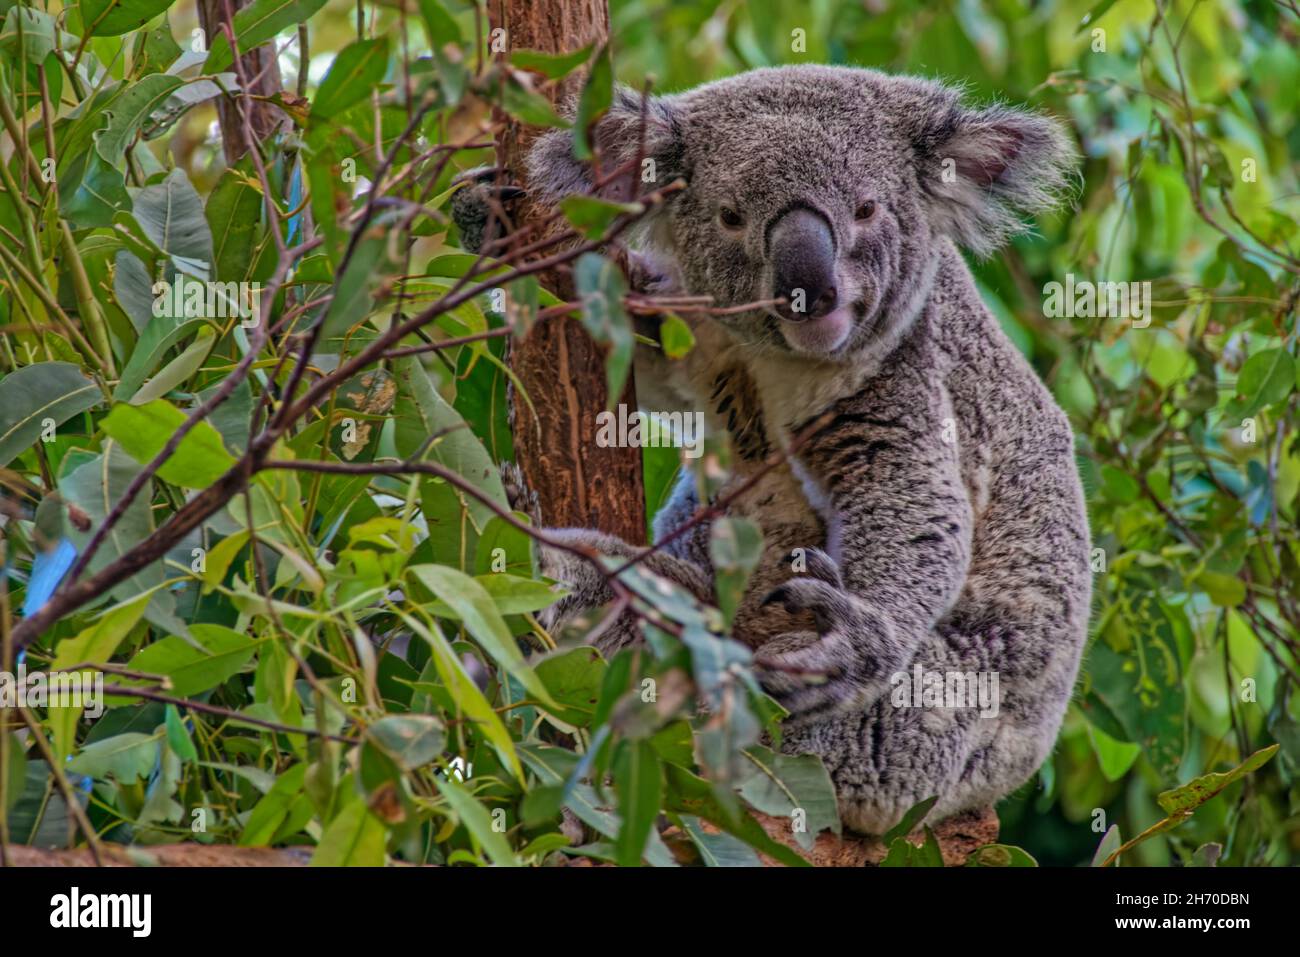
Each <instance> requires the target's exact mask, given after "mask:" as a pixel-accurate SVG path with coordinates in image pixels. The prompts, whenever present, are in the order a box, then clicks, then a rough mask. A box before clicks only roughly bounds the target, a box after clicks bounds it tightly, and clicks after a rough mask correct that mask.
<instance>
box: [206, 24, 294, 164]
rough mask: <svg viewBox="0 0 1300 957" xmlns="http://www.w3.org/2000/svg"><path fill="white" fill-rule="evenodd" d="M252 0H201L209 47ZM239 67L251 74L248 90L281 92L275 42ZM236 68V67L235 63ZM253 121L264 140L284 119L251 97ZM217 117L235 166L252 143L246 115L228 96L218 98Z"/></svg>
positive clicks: (255, 50)
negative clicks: (246, 123)
mask: <svg viewBox="0 0 1300 957" xmlns="http://www.w3.org/2000/svg"><path fill="white" fill-rule="evenodd" d="M249 2H251V0H199V26H201V27H202V28H203V33H204V34H205V36H206V37H207V44H208V48H209V49H211V47H212V44H213V41H215V40H216V38H217V37H218V36H220V35H221V33H222V30H221V24H222V23H229V22H230V21H231V19H232V18H233V17H234V15H235V14H236V13H237V12H238V11H239V10H240V9H242V8H243V7H246V6H247V5H248V4H249ZM239 59H240V68H241V70H242V72H243V75H244V76H246V77H248V89H246V90H244V92H245V93H249V94H253V95H256V96H272V95H274V94H276V93H279V92H281V90H282V89H283V83H282V81H281V78H280V64H279V61H277V60H276V57H275V44H274V43H270V44H264V45H262V46H259V47H254V48H253V49H251V50H249V51H248V52H247V53H245V54H244V55H243V56H241V57H240V58H239ZM232 69H233V67H232ZM245 105H246V107H247V109H248V111H249V118H250V120H251V121H252V127H253V136H254V137H255V139H256V140H257V141H259V142H260V141H261V140H263V139H265V138H266V137H268V136H270V135H272V134H273V133H274V132H275V131H276V130H277V129H278V128H279V127H280V124H281V123H282V122H284V116H283V114H281V113H280V111H279V110H278V109H276V107H275V106H273V105H272V104H270V103H268V102H266V101H265V100H256V99H248V100H247V101H246V103H245ZM217 121H218V123H219V124H220V126H221V143H222V147H223V149H224V150H225V153H226V165H227V166H234V165H235V163H237V162H239V159H240V157H242V156H243V155H244V154H245V153H247V152H248V150H249V148H250V147H251V145H252V144H250V143H249V140H248V136H247V134H246V132H245V130H244V118H243V116H242V115H241V114H240V108H239V104H238V103H237V102H236V101H235V100H234V99H233V98H228V97H225V96H222V97H218V98H217Z"/></svg>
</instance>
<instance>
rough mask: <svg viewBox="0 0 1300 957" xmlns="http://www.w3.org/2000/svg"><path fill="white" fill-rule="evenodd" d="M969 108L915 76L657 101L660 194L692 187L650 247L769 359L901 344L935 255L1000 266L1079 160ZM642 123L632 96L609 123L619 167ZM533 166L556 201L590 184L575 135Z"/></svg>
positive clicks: (827, 77)
mask: <svg viewBox="0 0 1300 957" xmlns="http://www.w3.org/2000/svg"><path fill="white" fill-rule="evenodd" d="M958 100H959V97H958V93H957V92H956V91H955V90H952V89H950V88H948V87H945V86H943V85H941V84H938V83H934V82H931V81H926V80H919V79H916V78H912V77H895V76H889V75H886V74H881V73H877V72H874V71H870V70H858V69H851V68H840V67H786V68H780V69H771V70H756V71H753V72H750V73H745V74H741V75H739V76H736V77H732V78H730V79H726V80H721V81H718V82H716V83H711V84H708V85H706V86H702V87H698V88H696V89H694V90H691V91H688V92H686V93H682V94H677V95H675V96H670V97H663V98H659V99H656V100H654V101H652V103H651V104H650V108H649V109H648V110H647V111H646V112H647V117H648V123H647V127H646V129H645V135H644V140H645V144H646V153H645V155H646V156H648V157H649V158H650V159H651V160H653V162H654V167H655V168H654V174H655V175H654V180H655V183H656V184H657V185H659V186H662V185H665V184H666V183H668V182H670V181H672V180H673V179H675V178H677V177H681V178H683V179H684V180H685V181H686V184H687V185H686V188H685V190H683V191H682V192H680V193H678V194H676V195H674V196H673V197H672V198H671V200H670V201H669V202H668V203H666V204H665V209H664V210H663V211H662V212H660V213H659V214H658V217H657V221H656V222H655V224H654V226H653V229H652V230H651V231H650V232H649V235H650V236H652V237H653V245H654V246H656V247H659V248H655V249H652V250H651V253H652V255H656V254H657V255H658V256H659V257H660V258H662V256H663V255H664V254H665V253H666V254H667V256H668V257H669V258H670V259H671V261H672V263H673V265H674V267H675V271H676V272H677V273H678V277H679V279H680V281H681V283H682V285H683V286H684V291H686V292H689V293H691V294H694V295H708V296H711V297H712V298H713V300H714V305H715V306H717V307H722V308H723V309H726V310H728V312H726V313H725V314H720V315H718V316H717V321H718V322H721V323H723V324H724V325H725V326H726V327H727V328H728V329H730V330H731V332H732V333H733V335H734V336H736V337H737V338H739V339H740V340H741V341H744V342H747V343H750V344H751V345H753V346H755V347H756V348H762V349H774V350H780V351H787V352H793V353H797V354H802V355H808V356H814V357H818V358H830V359H849V358H851V357H853V356H854V355H856V354H857V353H859V352H861V351H862V350H864V349H868V348H871V347H872V346H873V344H877V343H880V342H883V341H887V340H889V339H890V338H891V337H895V336H896V335H897V334H898V330H899V329H900V328H901V326H902V325H903V324H905V323H909V322H910V320H911V318H912V317H913V316H914V315H915V314H916V312H917V310H918V309H919V308H920V305H921V303H923V302H924V299H925V295H926V293H927V292H928V288H929V284H930V283H931V281H932V276H933V271H934V265H935V263H936V262H937V257H938V252H939V250H938V249H937V248H936V243H937V242H939V241H941V240H942V239H944V238H945V237H949V238H952V239H955V240H957V241H958V242H960V243H963V244H965V245H966V246H968V247H970V248H972V249H974V250H975V251H976V252H978V253H981V254H987V253H988V252H991V251H992V249H994V248H996V246H997V245H998V244H999V243H1000V242H1001V241H1003V240H1004V239H1005V238H1006V237H1007V236H1008V235H1010V234H1011V233H1013V232H1015V231H1016V230H1017V229H1018V228H1020V220H1019V214H1020V213H1021V212H1022V211H1036V210H1039V209H1043V208H1046V207H1048V206H1050V205H1052V203H1053V201H1054V199H1055V197H1056V193H1057V192H1058V190H1059V188H1060V186H1061V185H1062V183H1063V182H1064V177H1065V174H1066V171H1067V169H1068V168H1069V163H1070V160H1071V158H1072V155H1073V153H1072V150H1071V148H1070V146H1069V145H1068V141H1067V140H1066V139H1065V137H1064V136H1063V134H1062V133H1061V131H1060V129H1059V127H1058V126H1057V125H1056V124H1055V123H1054V122H1053V121H1051V120H1048V119H1046V118H1044V117H1041V116H1037V115H1034V114H1031V113H1025V112H1021V111H1016V110H1011V109H1007V108H1002V107H992V108H987V109H984V110H970V109H966V108H963V107H962V106H961V105H960V104H959V102H958ZM641 116H642V109H641V103H640V98H639V96H637V95H636V94H633V93H630V92H623V93H622V94H621V95H620V97H619V98H618V100H617V102H616V103H615V105H614V107H613V108H612V109H611V111H610V113H609V114H608V115H607V116H606V117H605V118H604V119H603V120H602V121H601V123H600V124H599V126H598V128H597V141H598V142H599V143H600V145H601V151H602V155H603V156H604V158H605V168H607V169H608V168H612V167H616V166H617V165H618V164H619V163H626V162H628V161H629V159H631V158H632V157H634V156H636V155H638V150H639V144H640V142H641V139H642V130H641V125H642V123H641ZM561 137H563V139H562V138H561ZM530 169H531V174H532V177H533V179H534V180H535V181H536V182H538V183H539V184H540V185H541V186H542V188H543V189H544V190H547V191H550V192H552V193H559V194H562V193H563V192H568V191H573V190H574V189H575V188H577V187H578V186H580V184H581V183H582V182H583V181H584V178H583V175H582V174H581V170H580V167H578V166H577V165H576V164H575V162H574V161H573V160H572V154H571V152H570V151H569V149H568V144H567V136H566V135H565V134H558V135H553V136H552V137H551V138H550V140H549V142H548V141H547V140H543V141H542V142H541V143H539V146H538V148H537V150H536V151H535V153H534V156H533V157H531V158H530ZM586 182H590V180H589V179H587V180H586ZM624 185H626V183H625V184H624ZM643 188H645V187H643ZM620 198H626V197H625V196H624V197H620ZM746 307H748V308H746Z"/></svg>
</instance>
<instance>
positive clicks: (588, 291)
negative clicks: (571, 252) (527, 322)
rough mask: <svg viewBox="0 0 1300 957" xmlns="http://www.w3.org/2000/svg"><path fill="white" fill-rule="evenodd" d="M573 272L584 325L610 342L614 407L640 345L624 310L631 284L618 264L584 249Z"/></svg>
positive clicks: (609, 376)
mask: <svg viewBox="0 0 1300 957" xmlns="http://www.w3.org/2000/svg"><path fill="white" fill-rule="evenodd" d="M573 274H574V284H575V285H576V287H577V291H578V298H579V299H580V300H581V301H582V325H583V327H584V328H586V330H587V332H588V333H589V334H590V335H591V337H592V338H593V339H595V340H596V341H597V342H598V343H600V344H601V345H607V346H609V353H608V354H607V355H606V357H605V381H606V387H607V389H608V391H609V397H608V403H607V408H610V409H612V408H613V407H614V406H615V405H617V404H618V400H619V397H620V396H621V395H622V394H623V386H624V384H625V383H626V382H627V375H628V371H629V369H630V368H631V366H632V352H633V348H634V347H635V345H636V338H635V336H633V334H632V324H631V322H630V321H629V320H628V317H627V313H626V312H624V311H623V294H624V293H625V292H627V285H626V283H625V282H624V281H623V274H622V273H621V272H620V271H619V269H618V267H617V266H615V265H614V264H613V263H611V262H610V261H609V260H607V259H605V258H604V257H603V256H601V255H599V254H597V253H583V254H582V256H580V257H579V258H578V263H577V265H576V266H575V267H574V270H573Z"/></svg>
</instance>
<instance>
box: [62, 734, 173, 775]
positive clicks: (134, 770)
mask: <svg viewBox="0 0 1300 957" xmlns="http://www.w3.org/2000/svg"><path fill="white" fill-rule="evenodd" d="M158 738H159V736H158V735H156V734H141V733H139V732H135V731H132V732H128V733H127V734H119V735H115V736H114V737H111V738H105V739H103V740H102V741H96V742H94V743H93V744H87V745H85V746H84V747H82V749H81V751H80V752H79V753H78V754H76V755H75V756H74V757H73V758H72V759H71V760H69V761H68V770H69V771H71V772H73V773H74V774H84V775H86V776H87V777H91V778H94V779H95V780H96V781H106V780H108V778H109V777H112V778H113V779H114V780H115V781H117V782H118V783H119V784H130V783H131V782H133V781H137V780H139V779H140V778H145V777H148V776H149V772H150V771H152V770H153V766H154V762H155V761H157V759H158Z"/></svg>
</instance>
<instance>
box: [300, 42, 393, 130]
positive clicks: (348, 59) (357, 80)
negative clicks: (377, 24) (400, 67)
mask: <svg viewBox="0 0 1300 957" xmlns="http://www.w3.org/2000/svg"><path fill="white" fill-rule="evenodd" d="M387 71H388V37H385V36H381V37H376V38H375V39H373V40H357V41H354V42H353V43H349V44H348V45H347V46H345V47H344V48H343V49H342V50H341V51H340V52H339V54H338V56H336V57H335V58H334V62H333V63H332V64H330V68H329V72H328V73H326V74H325V79H324V80H322V81H321V84H320V88H319V89H318V90H317V91H316V96H315V98H314V99H313V100H312V104H311V118H312V122H313V123H314V122H318V121H325V120H329V119H331V118H333V117H335V116H337V115H338V114H340V113H342V112H343V111H344V110H346V109H348V108H349V107H351V106H355V105H356V104H357V103H360V102H361V101H362V100H365V99H368V98H369V97H370V92H371V91H372V90H374V89H375V88H376V87H377V86H378V85H379V82H380V81H381V80H382V79H383V78H384V74H385V73H386V72H387Z"/></svg>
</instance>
